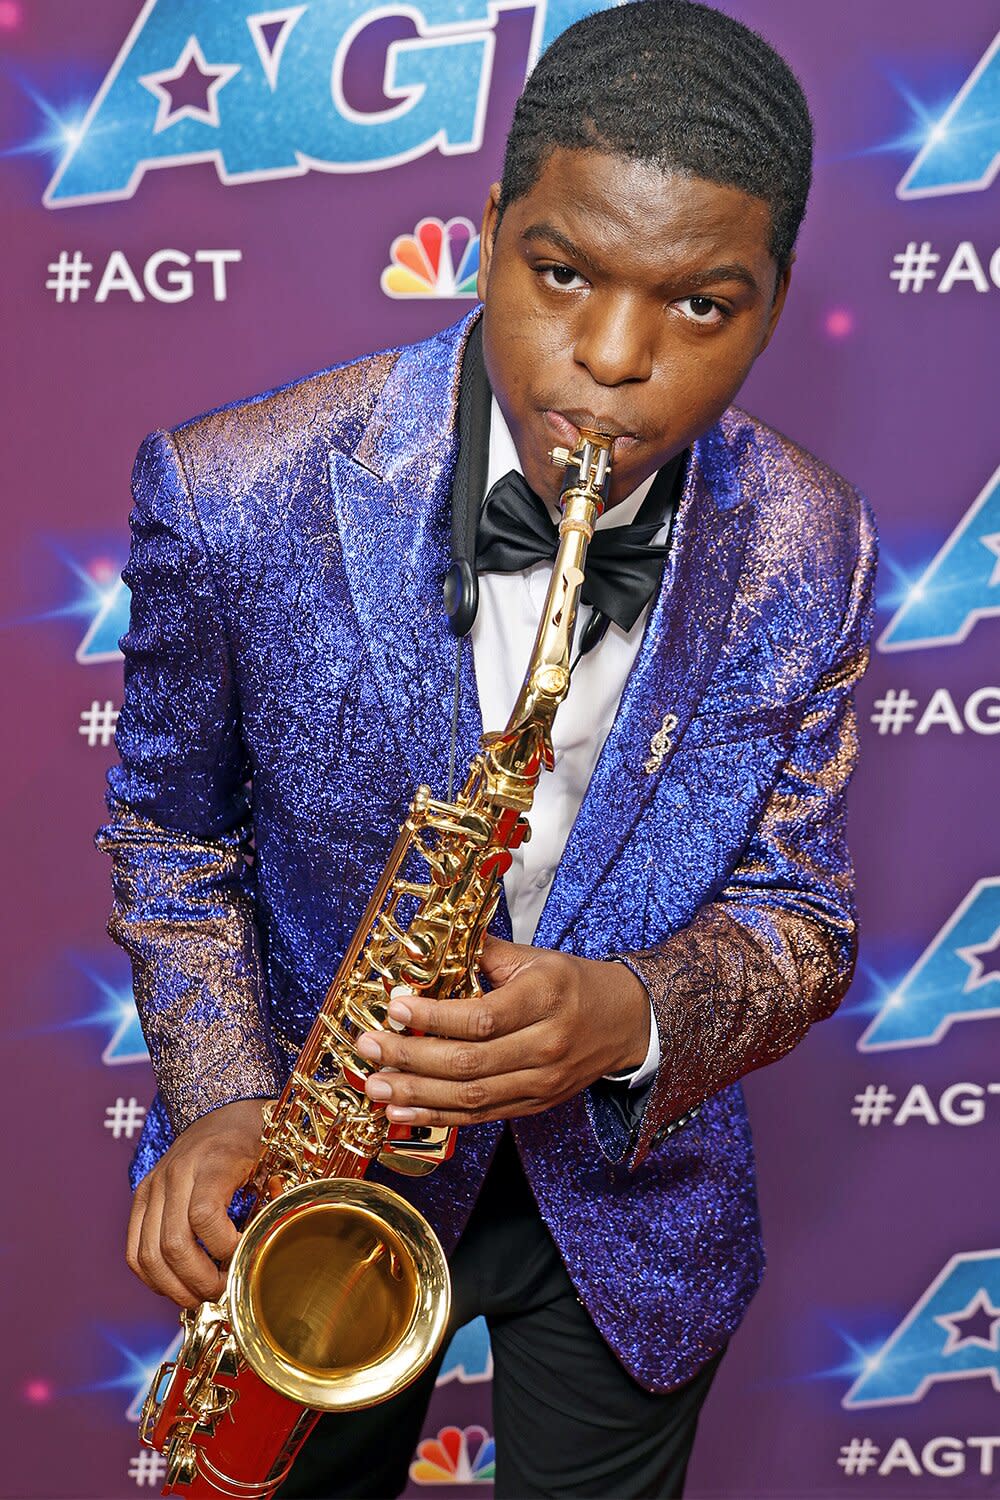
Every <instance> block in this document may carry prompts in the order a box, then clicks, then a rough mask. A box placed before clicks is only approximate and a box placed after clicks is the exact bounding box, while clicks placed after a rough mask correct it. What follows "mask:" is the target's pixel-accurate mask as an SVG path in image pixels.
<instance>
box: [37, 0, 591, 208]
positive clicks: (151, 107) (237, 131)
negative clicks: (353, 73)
mask: <svg viewBox="0 0 1000 1500" xmlns="http://www.w3.org/2000/svg"><path fill="white" fill-rule="evenodd" d="M524 3H525V0H385V3H381V4H372V3H371V0H309V3H306V4H299V5H283V6H277V7H273V8H268V9H265V10H262V9H260V7H259V4H254V3H253V0H211V3H207V0H146V4H145V5H144V6H143V7H142V10H141V11H140V13H139V16H138V18H137V19H136V22H135V24H134V25H133V27H132V29H131V31H130V32H129V34H128V36H127V37H126V39H125V42H124V44H123V45H122V48H121V51H120V52H119V53H118V56H117V57H116V58H115V60H114V62H113V63H112V65H111V69H110V71H109V73H108V75H107V77H106V78H105V80H104V82H103V83H102V85H101V87H100V89H99V90H98V92H97V96H96V98H95V99H94V101H93V103H92V104H91V106H90V108H89V110H88V111H87V114H86V116H85V117H84V119H83V121H82V123H81V124H80V125H79V126H76V127H75V128H73V129H72V130H69V131H67V132H66V139H67V145H68V150H67V153H66V155H65V157H64V158H63V160H62V161H61V163H60V165H59V168H58V170H57V172H56V174H55V176H54V177H53V179H52V181H51V182H50V184H49V186H48V189H47V190H46V193H45V197H44V202H45V204H46V206H47V207H49V208H62V207H66V206H68V205H71V204H77V203H94V202H106V201H108V200H110V199H116V198H130V197H131V196H132V195H133V193H134V192H135V191H136V189H137V187H138V186H139V183H140V182H141V181H142V178H143V176H144V175H145V173H146V172H147V171H148V170H151V169H153V168H162V167H176V166H183V165H185V164H187V163H190V162H204V161H211V162H214V163H215V168H216V171H217V172H218V174H219V177H220V179H221V181H222V182H224V183H237V182H260V181H263V180H265V179H267V178H271V177H299V176H302V175H303V174H304V173H306V172H309V171H313V170H316V171H323V172H361V171H371V170H373V169H378V168H383V167H391V166H396V165H397V164H399V163H400V162H407V161H412V160H413V159H414V158H416V157H419V156H423V155H424V154H425V153H427V152H428V151H433V150H438V151H440V152H442V153H443V154H444V155H455V154H459V153H467V152H475V151H478V150H479V147H480V145H481V143H482V138H483V125H484V121H485V116H486V107H487V102H488V99H489V90H490V84H491V80H492V69H493V54H494V27H495V25H496V20H497V14H498V12H499V11H501V10H504V9H508V8H514V9H523V8H524ZM604 3H605V4H607V3H609V0H604ZM600 8H601V3H600V0H535V5H534V11H535V16H534V26H533V30H532V37H531V44H530V48H529V55H528V58H527V60H526V62H527V67H526V72H527V71H528V69H530V68H531V66H532V65H533V64H534V61H535V58H536V57H537V56H538V54H539V52H540V51H541V50H543V49H544V48H545V47H546V46H548V44H549V42H550V41H551V40H552V39H553V37H555V36H557V35H558V33H559V32H560V31H563V30H564V29H565V28H566V27H567V26H569V25H571V24H572V22H574V21H576V20H578V19H579V18H580V17H581V16H584V15H587V14H588V13H589V12H591V11H593V10H596V9H600ZM392 16H398V17H400V18H401V19H404V20H407V21H409V22H410V23H411V25H412V27H413V29H414V31H415V33H416V34H415V35H414V36H412V37H405V38H402V39H397V40H395V41H393V42H391V43H390V44H389V46H388V48H387V49H386V54H385V62H384V68H383V76H382V92H383V94H384V96H385V98H386V99H387V100H388V101H390V102H389V104H388V106H387V107H385V108H381V109H375V110H370V111H361V110H359V109H357V108H355V107H354V106H353V105H352V104H351V103H350V102H349V100H348V98H347V94H346V92H345V72H347V71H348V69H349V67H350V54H351V50H352V48H353V47H354V45H355V43H356V42H357V41H358V39H359V38H360V37H361V36H362V34H363V33H364V32H365V31H366V30H367V29H368V28H369V27H370V26H372V25H373V24H374V23H376V22H378V21H384V20H385V19H386V17H392Z"/></svg>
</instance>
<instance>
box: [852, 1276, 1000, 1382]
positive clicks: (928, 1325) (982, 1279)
mask: <svg viewBox="0 0 1000 1500" xmlns="http://www.w3.org/2000/svg"><path fill="white" fill-rule="evenodd" d="M998 1335H1000V1250H978V1251H973V1252H970V1253H968V1254H965V1255H953V1256H952V1258H951V1260H950V1261H948V1263H947V1265H946V1266H945V1267H944V1269H943V1270H942V1271H941V1273H940V1275H939V1276H937V1277H936V1279H935V1280H934V1281H933V1282H932V1283H931V1285H930V1286H929V1287H928V1288H927V1290H926V1292H925V1293H924V1295H923V1296H922V1297H921V1298H920V1301H919V1302H918V1303H917V1304H916V1306H915V1307H914V1308H912V1309H911V1311H910V1312H908V1313H907V1315H906V1317H905V1318H904V1319H903V1321H902V1323H900V1325H899V1327H898V1328H897V1329H896V1331H895V1333H894V1334H893V1335H892V1337H891V1338H890V1339H889V1340H888V1342H887V1343H885V1344H884V1345H883V1346H882V1348H881V1349H880V1350H879V1352H878V1354H876V1355H875V1356H874V1358H873V1359H870V1360H868V1361H867V1363H866V1366H865V1370H864V1374H863V1375H861V1376H860V1377H859V1379H858V1380H856V1381H855V1382H854V1384H853V1385H852V1386H851V1389H850V1390H849V1391H848V1393H847V1395H846V1396H845V1397H844V1398H843V1401H842V1402H841V1405H842V1406H847V1407H853V1406H897V1405H903V1404H904V1403H907V1402H912V1401H919V1400H921V1398H922V1397H923V1396H924V1395H925V1394H926V1393H927V1390H928V1388H929V1387H930V1386H931V1385H933V1384H934V1382H935V1381H937V1380H971V1379H972V1378H973V1376H977V1375H978V1376H982V1375H985V1376H987V1377H988V1378H989V1379H990V1380H992V1382H993V1387H994V1390H996V1391H998V1392H1000V1338H998Z"/></svg>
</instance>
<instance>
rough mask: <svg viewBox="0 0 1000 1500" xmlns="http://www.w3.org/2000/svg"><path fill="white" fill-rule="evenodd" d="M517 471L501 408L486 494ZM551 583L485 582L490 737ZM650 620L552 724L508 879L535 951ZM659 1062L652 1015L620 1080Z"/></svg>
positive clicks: (592, 661)
mask: <svg viewBox="0 0 1000 1500" xmlns="http://www.w3.org/2000/svg"><path fill="white" fill-rule="evenodd" d="M511 469H516V470H517V471H518V472H519V473H520V472H521V465H520V460H519V459H518V456H517V449H516V448H515V447H514V440H513V438H512V437H511V435H510V431H509V430H508V427H507V424H506V422H505V421H504V418H503V413H502V412H501V410H500V408H499V406H498V405H497V403H496V401H495V400H494V401H493V406H492V416H491V419H490V454H489V466H488V471H487V480H486V488H487V492H488V491H489V490H490V488H491V487H492V486H493V485H494V484H495V483H496V481H497V480H498V479H500V478H502V476H503V475H504V474H507V473H509V472H510V470H511ZM652 482H653V479H652V476H651V477H650V478H649V479H646V480H643V482H642V484H641V485H640V486H639V488H638V489H637V490H633V492H632V494H631V495H629V496H628V498H627V499H625V500H623V501H621V503H620V504H618V505H616V506H614V507H613V508H612V509H610V510H608V511H606V512H605V514H604V515H603V516H601V517H600V519H599V520H598V522H597V525H598V528H600V529H603V528H604V527H606V526H624V525H626V524H627V523H628V522H629V521H632V520H634V519H635V516H636V513H637V512H638V510H639V507H640V505H641V504H642V502H643V500H644V499H645V498H646V494H647V492H648V490H649V488H650V486H651V484H652ZM550 511H551V514H552V519H553V520H554V521H556V522H558V520H559V513H558V510H557V508H556V507H554V506H552V507H550ZM666 534H667V527H666V524H665V525H664V526H663V527H662V528H661V531H660V532H658V533H657V535H656V537H655V538H654V541H655V542H662V541H663V540H665V537H666ZM551 575H552V564H551V563H549V562H541V563H536V564H535V566H534V567H531V568H525V569H524V570H523V571H522V572H520V573H481V574H480V576H479V612H478V614H477V615H476V620H475V624H474V625H473V627H472V633H471V639H472V649H473V653H474V661H475V667H476V682H477V684H478V688H479V705H480V708H481V709H482V715H483V727H484V728H485V729H486V730H497V729H502V728H503V726H504V725H505V724H506V722H507V720H508V718H509V716H510V711H511V709H512V707H513V706H514V702H515V699H516V698H517V694H518V692H519V690H520V687H521V683H522V682H523V680H524V673H525V670H526V668H527V665H528V661H529V658H530V656H531V648H532V646H533V645H534V640H535V632H536V630H537V629H538V621H539V618H540V616H541V613H542V606H543V605H544V603H545V594H546V591H547V589H548V585H549V579H550V577H551ZM591 613H592V611H591V608H590V605H588V604H581V605H580V609H579V613H578V615H577V629H576V639H577V641H579V638H580V634H581V632H582V630H583V629H584V627H585V626H586V624H587V621H588V620H589V618H590V615H591ZM648 613H649V605H648V604H647V606H646V608H645V609H644V610H643V612H642V614H641V615H640V616H639V618H638V619H637V620H636V622H635V624H634V625H633V627H632V629H631V630H630V631H628V632H626V631H624V630H622V629H621V627H620V626H619V625H616V624H614V622H612V623H611V625H610V626H609V627H608V632H607V634H606V635H605V637H604V639H603V640H602V641H601V642H600V644H599V645H598V646H597V647H595V649H594V650H593V651H590V652H588V654H587V655H586V656H584V657H581V658H580V660H579V662H578V663H577V665H576V666H575V667H574V668H573V678H572V682H571V684H570V689H569V693H568V694H567V696H566V698H565V700H564V701H563V703H562V704H561V705H560V707H559V711H558V713H557V714H556V717H555V723H554V725H553V731H552V748H553V751H554V753H555V769H554V770H552V771H543V772H542V776H541V779H540V781H539V783H538V789H537V791H536V792H535V799H534V802H533V803H532V807H531V812H530V814H529V821H530V823H531V838H530V839H529V840H528V841H527V842H526V843H524V844H522V845H521V847H520V848H519V849H512V850H511V856H512V859H513V863H512V864H511V867H510V869H509V870H508V871H507V874H506V875H505V876H504V894H505V895H506V897H507V905H508V907H509V909H510V920H511V927H512V928H513V935H514V941H515V943H530V942H531V941H532V939H533V937H534V935H535V929H536V928H537V926H538V919H539V917H540V916H541V914H542V908H543V907H544V905H545V902H546V899H547V897H548V894H549V890H550V889H551V886H552V881H553V879H554V877H555V873H556V866H557V865H558V863H559V860H560V859H561V858H562V852H563V849H564V848H565V846H566V840H567V838H568V837H569V831H570V829H571V827H572V826H573V821H574V819H575V818H576V815H577V812H578V810H579V807H580V803H581V802H582V801H583V797H584V793H585V792H586V790H587V787H588V785H589V784H590V778H591V776H592V775H593V771H594V767H595V766H596V765H597V759H598V756H599V755H600V753H601V748H602V746H603V745H604V741H605V740H606V739H607V737H608V733H609V731H610V729H611V725H612V723H613V721H614V717H615V714H616V713H617V711H618V702H619V699H620V698H621V695H622V690H623V688H624V686H625V679H626V678H627V677H628V674H629V672H630V671H631V668H632V664H633V662H634V661H635V658H636V656H637V655H638V653H639V646H640V644H641V643H642V636H643V630H644V627H645V624H646V616H647V614H648ZM659 1061H660V1045H659V1037H658V1035H657V1030H656V1024H655V1021H654V1018H653V1013H652V1007H650V1018H649V1047H648V1050H647V1052H646V1057H645V1061H644V1062H643V1063H642V1065H641V1066H640V1067H639V1068H638V1069H637V1070H636V1071H635V1072H634V1073H632V1074H615V1075H614V1077H615V1078H617V1079H618V1080H619V1081H622V1082H627V1083H628V1084H629V1086H630V1087H631V1088H638V1087H640V1086H641V1085H642V1084H644V1083H647V1082H648V1081H649V1080H650V1079H651V1078H652V1076H653V1074H654V1073H655V1072H656V1069H657V1067H658V1065H659Z"/></svg>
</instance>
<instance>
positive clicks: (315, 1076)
mask: <svg viewBox="0 0 1000 1500" xmlns="http://www.w3.org/2000/svg"><path fill="white" fill-rule="evenodd" d="M612 447H613V439H611V438H608V437H605V436H604V435H602V434H600V433H596V432H581V434H580V440H579V442H578V444H577V446H576V448H575V449H574V450H573V451H572V452H571V451H570V450H569V449H566V448H556V449H553V451H552V453H551V455H550V457H551V458H552V461H553V462H554V463H556V464H557V465H559V466H560V467H561V468H563V469H565V470H566V477H565V479H564V482H563V485H562V493H561V495H560V506H561V509H562V519H561V522H560V526H559V548H558V552H557V555H556V560H555V566H554V569H553V573H552V577H551V580H550V582H549V588H548V594H547V596H546V601H545V608H544V611H543V614H542V618H541V621H540V622H539V626H538V631H537V634H536V637H535V644H534V648H533V650H532V655H531V660H530V662H529V664H528V670H527V673H526V675H525V678H524V683H523V685H522V687H521V690H520V693H519V694H518V698H517V702H516V703H515V705H514V708H513V710H512V712H511V715H510V719H509V721H508V723H507V727H506V728H505V729H504V730H502V731H501V732H500V733H494V734H485V735H484V736H483V739H482V741H481V745H480V749H479V751H478V752H477V754H476V755H475V757H474V759H473V761H472V765H471V767H470V769H469V772H468V776H467V779H466V781H465V784H464V786H463V787H462V789H461V791H460V792H459V794H458V797H457V799H456V800H455V801H454V802H450V801H448V802H445V801H439V800H437V799H435V798H434V797H432V796H431V791H430V788H429V787H426V786H421V787H419V788H418V789H417V791H416V794H415V796H414V798H413V801H412V803H411V805H410V808H409V811H408V813H407V815H406V818H405V821H404V822H403V825H402V827H401V829H400V832H399V836H398V838H397V840H396V844H395V846H394V848H393V850H392V853H391V855H390V857H389V861H388V863H387V865H386V867H385V869H384V871H383V873H382V876H381V879H380V880H379V882H378V885H377V886H376V888H375V890H374V892H373V894H372V897H371V900H370V901H369V903H368V906H367V908H366V910H365V912H364V915H363V916H362V918H361V921H360V923H359V925H358V929H357V932H356V933H355V935H354V937H353V939H352V941H351V943H350V946H349V947H348V949H347V951H346V953H345V954H344V958H343V960H342V962H341V965H340V968H339V969H338V971H337V974H336V977H335V978H334V980H333V983H332V984H331V986H330V989H329V991H328V993H327V995H326V998H325V1000H324V1002H323V1005H322V1007H321V1009H320V1011H319V1014H318V1016H317V1017H316V1020H315V1022H314V1024H313V1027H312V1029H311V1031H310V1033H309V1036H308V1037H307V1039H306V1042H305V1046H304V1047H303V1049H302V1052H301V1053H300V1055H299V1057H298V1060H297V1062H296V1064H295V1067H294V1069H293V1071H292V1074H291V1076H290V1078H289V1080H288V1082H287V1084H286V1085H285V1088H284V1091H283V1093H282V1094H281V1096H280V1098H279V1099H277V1100H276V1101H275V1102H274V1103H272V1104H269V1105H268V1106H266V1108H265V1123H264V1131H263V1136H262V1140H261V1149H260V1155H259V1157H258V1160H257V1163H256V1166H255V1168H254V1170H253V1172H252V1173H251V1175H250V1178H249V1179H248V1182H247V1184H246V1190H245V1191H246V1193H247V1195H248V1197H249V1203H250V1207H249V1209H248V1210H247V1212H246V1214H245V1215H244V1219H243V1225H244V1227H243V1233H242V1234H241V1237H240V1242H239V1245H238V1247H237V1250H236V1252H235V1254H234V1256H233V1259H232V1261H231V1263H230V1266H229V1271H228V1275H227V1282H226V1289H225V1291H224V1293H223V1295H222V1297H221V1298H220V1300H219V1301H218V1302H203V1303H202V1304H201V1305H200V1306H199V1307H197V1308H195V1309H193V1310H188V1309H185V1310H184V1311H182V1313H181V1324H182V1329H183V1341H182V1346H181V1348H180V1351H179V1353H178V1355H177V1357H176V1359H175V1360H173V1361H170V1362H168V1363H165V1364H164V1365H162V1366H161V1367H160V1370H159V1372H158V1374H157V1376H156V1378H155V1380H154V1382H153V1384H152V1387H151V1388H150V1391H149V1393H148V1395H147V1397H146V1401H145V1404H144V1407H143V1411H142V1416H141V1419H140V1436H141V1439H142V1441H143V1442H144V1443H145V1444H147V1445H148V1446H150V1447H152V1448H155V1449H158V1450H159V1451H160V1452H162V1453H163V1455H164V1457H165V1458H166V1483H165V1487H164V1490H163V1493H164V1494H168V1495H169V1494H180V1495H188V1496H192V1497H203V1496H226V1497H229V1500H237V1497H238V1500H268V1497H269V1496H271V1495H273V1493H274V1491H275V1490H276V1489H277V1488H278V1486H279V1485H280V1484H281V1483H282V1481H283V1480H284V1479H285V1477H286V1476H287V1474H288V1472H289V1469H290V1468H291V1465H292V1462H293V1461H294V1459H295V1456H296V1454H297V1453H298V1451H299V1449H300V1447H301V1446H302V1444H303V1442H304V1441H305V1439H306V1437H307V1436H308V1435H309V1432H310V1431H311V1429H312V1427H313V1425H314V1423H315V1422H316V1421H317V1419H318V1417H319V1415H320V1413H321V1412H324V1411H350V1410H354V1409H357V1408H360V1407H365V1406H372V1405H375V1404H376V1403H378V1402H380V1401H384V1400H387V1399H388V1398H389V1397H390V1396H393V1395H395V1394H396V1392H397V1391H400V1390H402V1389H404V1387H406V1386H407V1385H409V1384H410V1383H411V1382H412V1381H413V1380H415V1379H416V1378H417V1376H418V1375H419V1374H420V1373H421V1372H422V1371H423V1370H424V1369H425V1368H426V1366H427V1365H428V1364H429V1363H430V1361H431V1360H432V1359H433V1357H434V1355H435V1354H436V1352H437V1350H438V1348H439V1347H440V1344H441V1341H442V1339H443V1336H444V1332H445V1328H446V1325H447V1321H448V1315H449V1311H450V1303H451V1288H450V1280H449V1274H448V1265H447V1261H446V1260H445V1255H444V1251H443V1249H442V1247H441V1244H440V1242H439V1241H438V1239H437V1236H436V1235H435V1233H434V1231H433V1230H432V1228H431V1227H430V1225H429V1224H428V1223H427V1221H426V1219H424V1217H423V1216H422V1215H421V1214H420V1213H418V1212H417V1210H416V1209H415V1208H413V1207H411V1205H410V1204H409V1203H407V1202H406V1200H405V1199H404V1198H402V1197H401V1196H400V1195H399V1194H398V1193H395V1192H393V1191H392V1190H391V1189H390V1188H387V1187H385V1186H383V1185H381V1184H379V1183H374V1182H366V1181H363V1180H362V1179H363V1178H364V1176H365V1173H366V1172H367V1170H368V1168H369V1166H370V1165H371V1164H372V1162H374V1161H380V1162H382V1163H383V1164H385V1165H387V1166H390V1167H392V1168H394V1169H395V1170H397V1171H400V1172H403V1173H408V1174H411V1175H413V1174H419V1173H422V1172H426V1171H430V1170H432V1169H433V1167H434V1166H435V1165H437V1164H438V1163H439V1162H440V1161H442V1160H444V1159H446V1158H447V1157H448V1156H450V1154H451V1151H452V1149H453V1146H454V1137H455V1131H454V1129H453V1128H452V1129H428V1128H426V1127H425V1128H420V1127H414V1128H406V1127H400V1126H390V1124H389V1121H388V1120H387V1118H386V1115H385V1108H384V1106H382V1105H378V1104H376V1103H375V1102H374V1101H372V1100H370V1099H369V1098H368V1096H367V1095H366V1093H365V1080H366V1077H367V1075H368V1074H369V1073H370V1072H371V1071H373V1067H374V1065H372V1064H369V1063H367V1062H366V1061H365V1060H364V1058H362V1057H361V1056H360V1054H359V1053H358V1052H357V1050H356V1046H355V1043H356V1041H357V1038H358V1037H359V1035H360V1034H361V1033H362V1032H363V1031H378V1030H380V1029H384V1028H385V1027H386V1025H387V1024H389V1022H388V1017H387V1008H388V1002H389V996H390V992H391V991H392V990H393V989H394V988H395V987H396V986H397V985H406V986H408V987H409V988H412V989H414V990H416V991H418V992H419V993H420V994H421V995H423V996H427V997H431V998H433V999H437V1000H448V999H453V998H456V997H460V996H468V995H469V994H481V993H482V985H481V982H480V978H479V972H478V963H479V959H480V956H481V954H482V949H483V943H484V941H485V936H486V930H487V927H488V926H489V923H490V920H491V919H492V917H493V914H494V912H495V911H496V907H497V903H498V901H499V899H500V890H501V883H502V880H503V876H504V874H505V873H506V871H507V870H508V869H509V867H510V864H511V853H510V851H511V850H512V849H515V848H517V847H518V845H519V844H521V843H522V842H523V841H524V840H525V839H526V838H527V837H528V836H529V834H530V828H529V825H528V822H527V819H526V817H525V814H526V813H527V812H528V810H529V809H530V807H531V803H532V800H533V797H534V792H535V788H536V786H537V784H538V780H539V777H540V775H541V772H542V770H543V768H544V769H548V770H551V769H552V765H553V753H552V723H553V720H554V718H555V713H556V710H557V708H558V707H559V704H560V703H561V702H562V700H563V698H564V697H565V695H566V693H567V691H568V689H569V679H570V649H571V647H572V642H573V632H574V625H575V619H576V609H577V604H578V602H579V597H580V589H581V587H582V585H583V577H584V575H583V565H584V562H585V559H586V555H587V547H588V545H589V543H590V539H591V537H592V535H593V530H594V523H595V521H596V519H597V517H598V516H599V515H600V513H601V511H602V510H603V508H604V503H605V500H606V498H607V493H608V486H609V482H610V477H611V454H612ZM414 866H417V867H418V869H417V871H416V872H415V870H414ZM418 877H419V878H418Z"/></svg>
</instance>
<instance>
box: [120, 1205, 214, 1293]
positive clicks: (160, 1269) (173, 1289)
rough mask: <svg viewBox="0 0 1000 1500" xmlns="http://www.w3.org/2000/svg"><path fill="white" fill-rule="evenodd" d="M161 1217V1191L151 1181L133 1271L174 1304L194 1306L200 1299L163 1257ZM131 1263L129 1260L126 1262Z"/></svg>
mask: <svg viewBox="0 0 1000 1500" xmlns="http://www.w3.org/2000/svg"><path fill="white" fill-rule="evenodd" d="M162 1219H163V1193H162V1191H161V1190H158V1184H154V1186H153V1188H152V1191H151V1192H150V1194H149V1199H148V1201H147V1204H146V1210H145V1213H144V1214H143V1216H142V1224H141V1228H140V1232H139V1236H138V1243H137V1246H136V1264H137V1269H136V1267H133V1269H134V1270H135V1271H136V1275H137V1276H139V1278H140V1279H141V1280H142V1281H144V1282H145V1283H146V1285H147V1286H148V1287H150V1288H151V1289H152V1290H153V1291H154V1292H159V1294H160V1296H161V1297H169V1298H170V1300H171V1302H176V1303H177V1306H178V1307H196V1306H197V1305H198V1303H199V1302H200V1301H201V1300H202V1298H201V1297H199V1296H198V1295H196V1294H195V1293H194V1292H192V1290H191V1288H190V1287H188V1286H185V1284H184V1282H183V1281H181V1280H180V1278H179V1277H177V1276H175V1275H174V1272H173V1271H172V1270H171V1268H170V1266H169V1265H167V1263H166V1262H165V1261H164V1258H163V1253H162V1250H161V1248H160V1230H161V1223H162ZM130 1264H131V1262H130Z"/></svg>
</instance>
